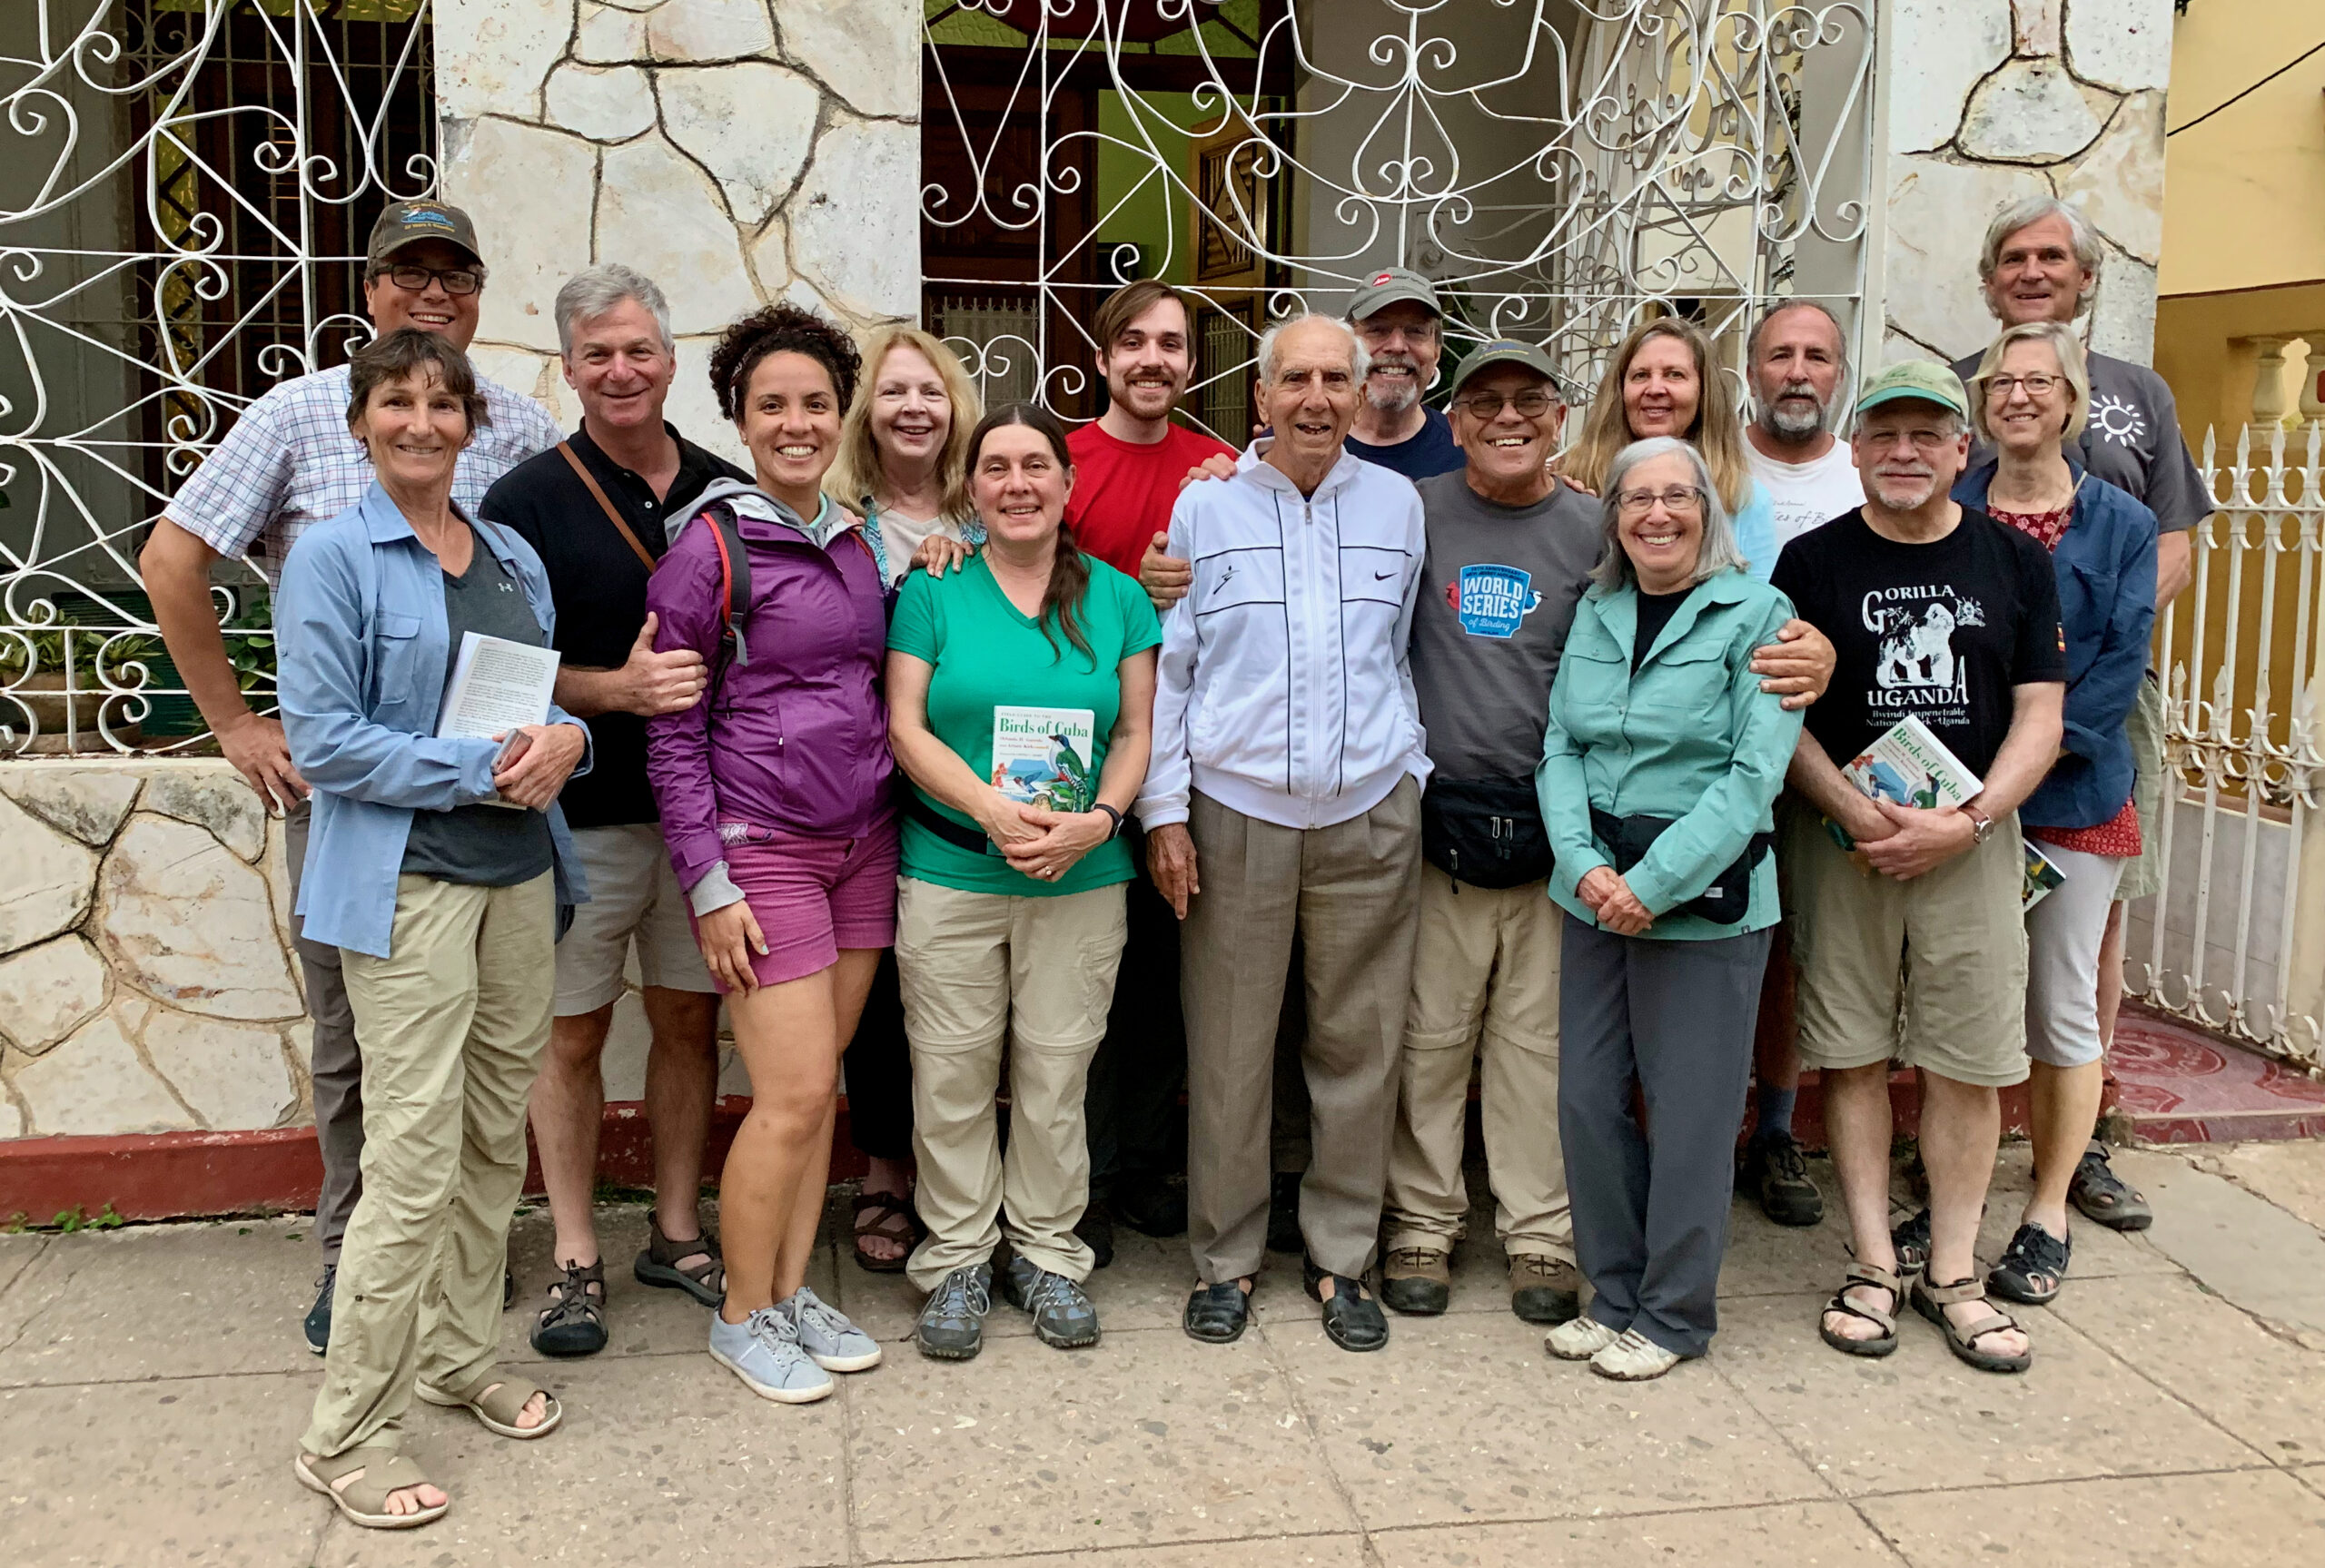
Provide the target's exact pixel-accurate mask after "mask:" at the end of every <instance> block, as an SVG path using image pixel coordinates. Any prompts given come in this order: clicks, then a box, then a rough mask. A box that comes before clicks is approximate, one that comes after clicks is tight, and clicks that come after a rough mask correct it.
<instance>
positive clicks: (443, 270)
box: [376, 266, 484, 294]
mask: <svg viewBox="0 0 2325 1568" xmlns="http://www.w3.org/2000/svg"><path fill="white" fill-rule="evenodd" d="M376 276H379V277H382V278H385V279H387V280H388V281H390V282H391V283H393V284H394V285H395V286H396V287H397V288H399V289H403V290H407V291H410V292H411V293H414V294H421V293H425V292H427V291H428V285H429V283H430V282H431V281H434V282H440V283H441V284H443V285H444V292H446V293H447V294H473V293H475V292H476V291H478V290H479V289H481V288H483V287H484V274H483V273H481V272H477V271H470V269H468V268H466V267H411V266H399V267H387V268H383V269H381V271H380V272H378V273H377V274H376Z"/></svg>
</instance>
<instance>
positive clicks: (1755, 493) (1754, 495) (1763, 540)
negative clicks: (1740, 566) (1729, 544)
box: [1730, 479, 1777, 583]
mask: <svg viewBox="0 0 2325 1568" xmlns="http://www.w3.org/2000/svg"><path fill="white" fill-rule="evenodd" d="M1730 526H1731V527H1733V528H1735V530H1736V550H1737V552H1738V553H1739V554H1741V555H1742V556H1743V557H1744V569H1745V570H1746V572H1748V573H1750V574H1751V577H1752V580H1753V581H1754V582H1756V583H1765V582H1766V581H1767V580H1768V575H1769V574H1770V573H1772V572H1774V571H1775V570H1776V548H1777V547H1776V498H1775V497H1774V496H1771V495H1769V494H1768V490H1767V487H1766V486H1765V485H1763V484H1761V483H1760V482H1759V480H1757V479H1755V480H1753V481H1752V488H1750V489H1749V490H1747V491H1746V492H1745V495H1744V505H1743V506H1742V507H1741V508H1738V509H1737V511H1736V516H1735V518H1733V519H1732V522H1731V525H1730Z"/></svg>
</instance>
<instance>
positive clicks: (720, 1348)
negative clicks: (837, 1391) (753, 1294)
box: [710, 1307, 833, 1405]
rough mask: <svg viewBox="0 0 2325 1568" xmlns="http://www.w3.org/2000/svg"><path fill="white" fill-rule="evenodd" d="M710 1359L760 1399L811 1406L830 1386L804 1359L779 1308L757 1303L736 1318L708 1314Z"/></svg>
mask: <svg viewBox="0 0 2325 1568" xmlns="http://www.w3.org/2000/svg"><path fill="white" fill-rule="evenodd" d="M710 1358H711V1359H712V1360H713V1361H716V1362H717V1363H718V1365H719V1366H724V1367H725V1368H727V1371H729V1372H731V1373H733V1374H734V1375H735V1376H737V1377H739V1378H741V1379H742V1380H743V1386H745V1387H747V1388H748V1389H749V1390H750V1391H751V1392H752V1393H754V1394H756V1395H758V1396H759V1397H760V1398H762V1399H772V1400H775V1401H777V1403H779V1404H783V1405H812V1404H814V1403H815V1402H816V1400H818V1399H821V1398H824V1397H825V1396H826V1395H829V1394H830V1393H831V1391H832V1387H833V1385H832V1379H831V1374H829V1373H828V1372H826V1371H825V1370H824V1369H823V1368H822V1367H820V1366H816V1364H815V1363H814V1362H813V1361H811V1360H809V1359H808V1357H807V1353H806V1351H805V1350H803V1349H801V1348H800V1346H799V1331H798V1330H797V1329H796V1328H794V1327H793V1326H791V1319H790V1318H788V1317H785V1316H784V1314H783V1310H782V1308H780V1307H760V1308H759V1309H758V1310H757V1312H754V1313H752V1314H751V1315H750V1317H747V1318H745V1319H744V1320H743V1321H742V1322H740V1323H729V1322H727V1319H726V1318H725V1317H722V1316H720V1315H719V1314H717V1313H716V1312H714V1313H712V1314H711V1315H710Z"/></svg>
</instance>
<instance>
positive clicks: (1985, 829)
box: [1962, 805, 1994, 844]
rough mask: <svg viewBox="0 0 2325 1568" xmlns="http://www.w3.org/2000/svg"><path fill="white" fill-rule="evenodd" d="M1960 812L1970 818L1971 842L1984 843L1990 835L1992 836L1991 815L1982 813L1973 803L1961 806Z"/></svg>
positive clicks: (1992, 823) (1992, 820)
mask: <svg viewBox="0 0 2325 1568" xmlns="http://www.w3.org/2000/svg"><path fill="white" fill-rule="evenodd" d="M1962 814H1963V815H1964V816H1966V817H1968V818H1969V819H1970V842H1971V843H1973V844H1982V843H1985V842H1986V840H1988V839H1990V838H1992V837H1993V836H1994V818H1992V817H1990V816H1988V815H1987V814H1985V813H1984V812H1982V811H1980V810H1979V809H1978V808H1977V807H1976V806H1974V805H1965V806H1964V807H1963V808H1962Z"/></svg>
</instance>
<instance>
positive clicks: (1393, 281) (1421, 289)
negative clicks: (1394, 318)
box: [1348, 267, 1445, 321]
mask: <svg viewBox="0 0 2325 1568" xmlns="http://www.w3.org/2000/svg"><path fill="white" fill-rule="evenodd" d="M1404 300H1410V301H1412V302H1413V303H1414V304H1416V305H1426V306H1428V307H1429V309H1430V312H1431V313H1432V314H1434V315H1439V316H1442V315H1443V314H1445V307H1444V306H1442V305H1440V304H1439V303H1438V302H1437V285H1436V284H1434V283H1432V282H1430V281H1429V280H1428V279H1427V278H1424V277H1422V276H1421V275H1420V273H1419V272H1415V271H1410V270H1408V269H1406V268H1403V267H1383V268H1381V269H1380V271H1377V272H1374V273H1372V274H1371V275H1370V276H1369V277H1367V278H1366V279H1365V280H1364V281H1362V282H1360V283H1359V284H1358V285H1357V286H1356V292H1354V293H1353V294H1350V296H1349V297H1348V319H1349V320H1350V321H1363V320H1364V319H1365V318H1366V317H1367V316H1370V315H1371V314H1372V313H1373V312H1375V311H1380V310H1381V309H1383V308H1384V307H1386V306H1390V305H1393V304H1396V303H1398V302H1399V301H1404Z"/></svg>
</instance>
